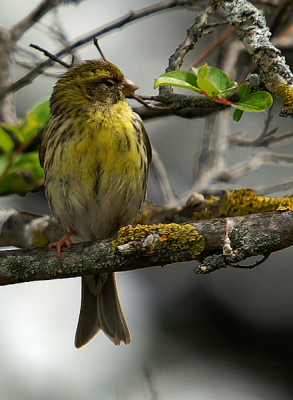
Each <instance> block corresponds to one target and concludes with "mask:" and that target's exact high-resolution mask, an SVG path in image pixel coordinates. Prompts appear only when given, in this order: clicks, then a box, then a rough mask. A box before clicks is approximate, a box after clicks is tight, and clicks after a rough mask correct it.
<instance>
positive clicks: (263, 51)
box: [222, 0, 293, 116]
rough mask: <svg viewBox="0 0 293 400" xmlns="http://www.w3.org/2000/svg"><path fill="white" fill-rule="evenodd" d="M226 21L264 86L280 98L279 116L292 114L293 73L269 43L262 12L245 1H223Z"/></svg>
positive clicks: (267, 29) (268, 34) (268, 32)
mask: <svg viewBox="0 0 293 400" xmlns="http://www.w3.org/2000/svg"><path fill="white" fill-rule="evenodd" d="M222 6H223V8H224V10H225V12H226V15H227V19H228V21H229V22H230V24H231V25H233V26H235V28H236V30H237V33H238V35H239V37H240V39H241V40H242V42H243V44H244V46H245V48H246V50H247V51H248V53H249V54H250V55H251V57H252V59H253V61H254V63H255V64H256V66H257V67H258V68H259V69H260V71H261V79H262V81H263V82H264V84H265V87H266V88H267V89H268V90H269V91H270V92H272V93H276V94H277V95H278V96H280V97H281V98H282V99H283V103H284V106H283V110H282V111H281V115H282V116H288V115H291V116H292V115H293V74H292V72H291V71H290V68H289V66H288V65H287V64H286V60H285V57H283V56H282V55H281V52H280V50H279V49H277V48H276V47H275V46H274V45H273V44H272V43H271V42H270V36H271V33H270V31H269V28H268V27H267V25H266V20H265V18H264V16H263V13H262V12H261V11H260V10H258V9H257V8H256V7H255V6H254V5H253V4H251V3H250V2H248V1H246V0H224V1H223V2H222Z"/></svg>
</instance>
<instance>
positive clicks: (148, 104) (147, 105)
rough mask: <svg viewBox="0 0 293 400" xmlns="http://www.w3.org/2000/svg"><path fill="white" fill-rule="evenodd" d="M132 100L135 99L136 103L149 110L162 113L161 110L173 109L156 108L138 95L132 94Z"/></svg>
mask: <svg viewBox="0 0 293 400" xmlns="http://www.w3.org/2000/svg"><path fill="white" fill-rule="evenodd" d="M129 97H130V98H133V99H135V100H136V101H138V102H139V103H141V104H143V105H144V106H145V107H146V108H148V109H149V110H153V111H161V110H171V109H172V108H171V107H169V106H156V105H154V104H151V103H149V102H148V101H145V100H144V99H143V97H142V96H139V95H138V94H136V93H131V94H130V95H129Z"/></svg>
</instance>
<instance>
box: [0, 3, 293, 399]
mask: <svg viewBox="0 0 293 400" xmlns="http://www.w3.org/2000/svg"><path fill="white" fill-rule="evenodd" d="M198 3H199V7H198V8H196V7H195V8H194V10H190V9H184V8H181V9H174V10H169V11H167V12H164V13H158V14H155V15H153V16H150V17H148V18H146V19H143V20H141V21H137V22H136V23H134V24H130V25H128V26H126V27H124V28H123V29H118V30H115V31H113V32H111V33H110V34H108V35H105V36H103V37H101V38H100V45H101V47H102V49H103V51H104V53H105V54H106V57H107V59H108V60H110V61H111V62H113V63H114V64H116V65H117V66H118V67H119V68H120V69H121V70H122V71H123V73H124V74H125V75H126V76H127V77H129V78H130V79H131V80H132V81H133V82H135V83H136V84H137V85H139V86H140V89H139V91H138V93H139V94H144V95H155V94H156V93H157V91H155V90H154V89H153V83H154V80H155V79H156V78H157V77H158V76H159V75H161V74H162V73H164V71H165V69H166V67H167V65H168V59H169V57H170V55H171V54H172V53H173V52H174V51H175V49H176V48H177V47H178V45H179V44H180V43H181V42H182V41H183V39H184V38H185V35H186V29H187V28H188V27H189V26H190V25H191V24H192V23H193V22H194V19H195V13H196V12H199V11H201V8H200V6H201V2H198ZM259 3H262V2H259ZM271 3H272V4H273V3H274V2H271ZM275 3H276V4H277V3H278V2H275ZM37 4H39V2H38V1H37V0H35V1H34V0H28V1H26V2H24V1H23V0H12V1H10V2H8V1H5V0H2V1H1V15H0V24H1V25H2V26H3V27H6V28H11V27H12V26H14V25H15V24H16V23H17V22H18V21H19V20H21V19H22V18H23V17H24V16H25V15H27V14H28V13H29V12H30V11H31V10H33V8H34V7H36V5H37ZM151 4H155V1H151V0H148V1H146V0H144V1H142V0H136V1H134V0H124V1H123V2H121V1H118V0H109V1H107V2H102V1H99V0H86V1H83V2H81V3H80V4H78V5H77V4H76V5H73V4H69V5H66V4H65V5H63V6H61V7H60V8H58V15H57V16H56V15H55V16H54V15H52V14H53V13H50V14H48V15H47V16H46V17H45V18H43V19H42V24H41V23H38V24H36V25H35V26H34V28H33V29H31V30H29V31H28V32H27V33H26V34H25V35H24V36H23V37H22V39H21V41H20V44H21V46H22V48H23V49H28V46H29V44H30V43H34V44H37V45H39V46H41V47H43V48H46V49H47V50H48V51H50V52H52V53H54V52H56V51H57V50H58V48H60V44H59V47H58V46H57V45H56V42H55V41H54V40H53V39H52V38H50V36H49V35H48V27H50V25H51V24H52V20H54V21H55V23H56V18H57V21H59V22H60V25H61V26H62V30H63V32H64V33H65V34H66V36H67V38H68V39H69V40H74V39H76V38H77V37H79V36H80V35H84V34H86V33H87V32H89V31H91V30H94V29H96V28H97V27H100V26H103V25H105V24H106V23H109V22H110V21H113V20H115V19H116V18H118V17H121V16H122V15H125V14H127V13H128V12H129V11H130V10H132V9H133V10H137V9H140V8H142V7H146V6H148V5H151ZM292 15H293V14H292ZM292 19H293V17H292ZM291 35H292V34H291ZM212 39H213V37H212V35H206V36H205V37H204V38H203V39H202V40H201V41H200V43H199V44H198V45H197V46H196V47H195V49H194V51H193V52H191V54H190V55H189V56H188V57H187V58H186V65H187V64H188V62H190V61H191V60H192V59H193V58H194V57H195V56H196V55H197V54H198V53H199V52H200V51H201V50H202V49H204V48H205V47H206V46H207V45H208V44H209V43H210V41H211V40H212ZM291 43H292V41H291ZM220 51H222V52H223V51H224V48H223V47H222V48H221V50H220ZM78 55H79V56H80V58H81V59H92V58H98V56H99V55H98V54H97V50H96V48H95V47H94V46H93V45H92V44H89V45H87V46H84V47H82V48H81V49H79V50H78ZM220 55H221V54H220ZM285 55H286V58H287V61H288V63H289V64H290V63H291V69H292V53H291V56H290V53H288V54H285ZM37 56H38V57H42V56H41V55H40V54H37ZM216 57H219V54H218V53H217V54H216V55H213V56H211V57H210V58H208V59H205V60H204V61H203V62H202V63H201V64H203V63H204V62H208V63H209V64H211V65H213V62H215V58H216ZM183 69H184V67H183ZM56 70H58V71H59V72H58V73H60V72H62V69H61V67H59V68H57V69H56ZM56 70H55V69H54V70H53V72H56ZM49 71H52V69H50V70H49ZM23 73H24V69H23V67H20V66H19V65H18V64H17V63H15V77H18V76H21V75H22V74H23ZM55 81H56V77H55V78H54V77H49V76H41V77H39V78H37V79H36V80H35V81H34V82H33V83H32V84H31V85H29V86H26V87H25V88H24V89H22V90H20V91H19V92H18V93H17V95H16V101H17V113H18V117H20V118H21V117H23V116H24V115H25V113H26V112H27V110H28V109H29V108H31V107H32V106H33V105H34V104H35V103H36V102H38V101H40V100H41V99H43V98H46V97H48V96H50V94H51V91H52V87H53V85H54V83H55ZM176 92H179V90H178V91H177V90H176ZM182 93H183V92H182ZM131 104H132V105H135V106H137V103H136V104H135V103H131ZM279 110H280V103H279V102H278V101H275V104H274V106H273V110H272V115H273V120H272V122H271V124H272V127H278V132H279V133H280V134H282V133H287V132H291V131H292V120H289V119H282V118H280V117H279V116H278V112H279ZM223 115H225V114H224V113H219V114H218V116H217V120H216V127H217V126H218V127H219V126H221V121H222V118H223ZM266 118H267V113H262V114H249V115H244V117H243V118H242V120H241V122H240V123H238V124H236V123H234V122H232V118H231V116H230V117H229V121H230V122H229V129H230V130H231V132H232V134H237V135H239V134H240V133H241V135H242V138H246V139H254V138H256V137H257V136H258V135H259V133H260V132H261V130H262V129H263V125H264V122H265V120H266ZM146 129H147V132H148V134H149V136H150V139H151V142H152V144H153V146H154V147H155V149H156V150H157V152H158V154H159V156H160V158H161V160H162V161H163V163H164V166H165V168H166V170H167V173H168V177H169V180H170V182H171V184H172V187H173V189H174V191H175V193H176V195H178V196H180V195H182V194H183V193H184V192H185V191H186V190H187V189H188V188H189V187H190V186H191V185H192V183H193V182H194V177H195V176H196V171H195V168H194V166H195V160H196V159H197V157H198V156H199V153H200V146H201V143H202V138H203V129H204V120H203V119H182V118H179V117H175V116H172V117H168V118H161V119H156V120H150V121H148V122H146ZM216 145H217V144H216V143H215V146H216ZM292 149H293V146H292V142H291V144H290V142H288V141H287V142H280V143H277V144H276V145H275V146H274V148H273V151H274V153H277V154H290V153H292ZM264 150H265V151H267V149H264ZM264 150H263V149H256V150H255V149H251V148H249V147H248V148H236V147H231V148H230V149H229V153H228V154H227V163H228V164H230V165H234V164H235V163H236V162H237V161H238V160H239V159H240V158H241V159H245V158H247V157H248V156H249V155H250V154H251V153H252V152H255V153H257V151H260V152H262V151H264ZM290 176H292V165H291V166H290V165H282V164H281V165H271V164H264V165H263V166H262V167H261V168H259V169H257V170H255V171H252V172H251V173H249V174H246V175H244V176H243V177H241V179H239V180H238V181H237V182H235V183H233V182H232V185H230V186H229V188H231V186H233V187H234V188H235V189H236V188H241V187H252V188H255V187H260V186H267V187H268V186H273V185H275V184H277V183H279V182H280V181H282V180H283V179H284V178H285V177H288V178H290ZM222 189H225V183H222ZM291 193H292V190H291V191H290V190H289V191H288V190H282V191H279V192H275V193H272V195H284V194H291ZM148 198H149V199H150V200H152V201H154V202H155V203H162V202H163V200H164V198H163V195H162V193H161V192H160V190H159V185H158V183H157V182H156V175H155V174H154V173H153V172H152V171H151V173H150V179H149V187H148ZM0 207H1V208H4V207H14V208H17V209H19V210H24V211H29V212H33V213H37V214H50V210H49V208H48V206H47V202H46V199H45V197H44V194H43V192H42V191H41V192H39V193H29V194H27V195H26V196H25V197H19V196H16V195H13V196H8V197H7V196H6V197H2V198H1V199H0ZM196 266H197V264H196V263H185V264H177V265H170V266H166V267H164V268H163V269H162V268H150V269H145V270H138V271H131V272H123V273H119V274H118V277H117V279H118V286H119V291H120V296H121V301H122V304H123V308H124V311H125V315H126V318H127V321H128V324H129V327H130V330H131V333H132V344H131V345H130V346H124V345H122V346H121V347H114V346H113V345H112V344H111V343H110V342H109V341H108V340H107V339H106V338H105V337H104V335H103V334H102V333H100V334H99V335H98V336H97V337H96V338H95V339H94V340H93V341H92V342H91V343H89V344H88V345H87V346H85V347H84V348H82V349H80V350H76V349H75V348H74V345H73V339H74V334H75V329H76V324H77V319H78V314H79V306H80V279H66V280H59V281H57V280H54V281H47V282H45V281H40V282H30V283H24V284H18V285H11V286H6V287H1V289H0V304H1V308H0V340H1V343H2V345H1V347H0V398H1V399H3V400H12V399H21V400H26V399H30V400H35V399H44V400H55V399H56V400H57V399H58V400H60V399H66V400H77V399H88V400H94V399H98V400H100V399H101V400H104V399H105V400H106V399H117V400H122V399H130V400H134V399H150V400H158V399H159V400H165V399H168V400H173V399H174V400H175V399H185V400H189V399H190V400H191V399H194V400H230V399H231V400H232V399H233V400H234V399H237V400H270V399H271V400H290V399H293V383H292V375H293V372H292V371H293V365H292V364H293V363H292V359H293V357H292V352H293V309H292V304H293V291H292V284H293V271H292V249H288V250H285V251H282V252H279V253H276V254H273V255H272V256H271V257H270V258H269V260H267V261H266V262H265V263H264V264H263V265H261V266H259V267H258V268H256V269H254V270H236V269H232V268H229V269H226V270H221V271H218V272H214V273H212V274H210V275H208V276H197V275H195V274H194V273H193V270H194V268H195V267H196Z"/></svg>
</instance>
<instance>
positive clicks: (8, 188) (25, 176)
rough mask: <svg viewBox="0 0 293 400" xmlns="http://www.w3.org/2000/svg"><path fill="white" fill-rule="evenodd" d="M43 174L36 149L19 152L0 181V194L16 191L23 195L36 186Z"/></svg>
mask: <svg viewBox="0 0 293 400" xmlns="http://www.w3.org/2000/svg"><path fill="white" fill-rule="evenodd" d="M6 165H8V164H6ZM0 166H1V157H0ZM43 176H44V175H43V169H42V168H41V166H40V163H39V155H38V151H34V152H30V153H20V154H18V155H16V156H15V158H14V159H13V162H12V166H11V168H10V169H9V173H8V174H7V176H5V178H4V179H3V180H2V181H0V194H1V195H4V194H11V193H17V194H20V195H23V194H25V193H27V192H28V191H30V190H33V189H34V188H35V187H36V186H38V185H39V182H40V180H41V179H43Z"/></svg>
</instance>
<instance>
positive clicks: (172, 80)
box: [154, 64, 273, 122]
mask: <svg viewBox="0 0 293 400" xmlns="http://www.w3.org/2000/svg"><path fill="white" fill-rule="evenodd" d="M192 71H193V73H191V72H187V71H170V72H167V73H165V74H163V75H161V76H159V77H158V78H157V79H156V80H155V84H154V88H155V89H156V88H157V87H158V86H177V87H181V88H184V89H189V90H193V91H195V92H198V93H200V94H203V95H205V96H207V97H208V98H209V99H210V100H212V101H214V102H216V103H221V104H225V105H227V106H231V107H234V108H236V111H235V113H234V116H233V119H234V121H236V122H238V121H239V120H240V118H241V116H242V114H243V112H244V111H249V112H261V111H265V110H267V109H268V108H270V107H271V105H272V103H273V98H272V96H271V95H270V93H268V92H265V91H259V92H255V93H250V86H249V85H247V84H243V85H241V86H240V87H239V90H238V92H237V94H238V98H239V101H238V102H232V101H230V100H228V99H227V95H228V93H229V92H230V91H231V90H233V89H236V88H237V87H238V83H237V82H234V81H231V82H230V80H229V78H228V76H227V75H226V74H225V73H224V72H223V71H222V70H220V69H219V68H215V67H212V66H210V65H208V64H204V65H203V66H201V67H200V68H193V67H192Z"/></svg>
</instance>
